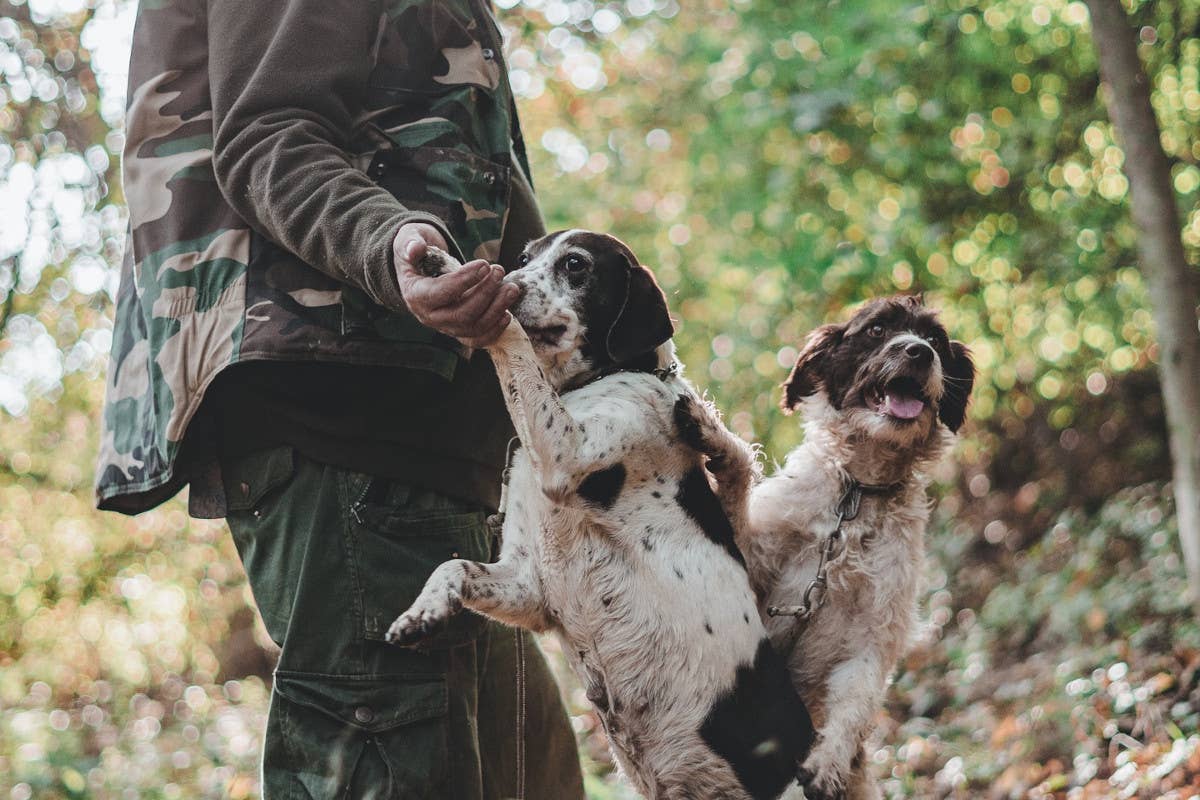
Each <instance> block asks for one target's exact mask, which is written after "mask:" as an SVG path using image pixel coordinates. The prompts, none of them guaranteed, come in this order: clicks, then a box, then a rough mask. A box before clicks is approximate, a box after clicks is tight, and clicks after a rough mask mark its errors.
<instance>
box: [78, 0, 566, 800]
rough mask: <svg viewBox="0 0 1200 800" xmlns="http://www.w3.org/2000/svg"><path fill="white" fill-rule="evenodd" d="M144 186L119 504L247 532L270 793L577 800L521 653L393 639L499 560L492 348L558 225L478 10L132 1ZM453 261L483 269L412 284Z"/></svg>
mask: <svg viewBox="0 0 1200 800" xmlns="http://www.w3.org/2000/svg"><path fill="white" fill-rule="evenodd" d="M122 168H123V178H124V187H125V197H126V200H127V202H128V206H129V219H130V237H129V243H128V246H127V247H126V253H125V258H124V262H123V265H122V270H121V282H120V288H119V291H118V296H117V301H116V312H115V322H114V328H113V346H112V356H111V361H110V367H109V381H108V385H107V396H106V401H105V407H104V419H103V432H102V442H101V452H100V459H99V465H98V468H97V485H96V489H97V502H98V505H99V507H100V508H102V509H111V510H116V511H120V512H123V513H127V514H135V513H138V512H141V511H144V510H147V509H149V508H152V507H154V506H156V505H158V504H159V503H161V502H163V501H164V500H166V499H168V498H170V497H171V496H173V495H175V494H176V493H177V492H178V491H179V490H180V489H181V488H183V487H184V486H187V487H188V488H189V495H188V502H189V510H190V513H191V514H192V515H193V516H197V517H222V516H223V517H225V518H226V519H227V520H228V524H229V527H230V530H231V532H232V536H233V539H234V543H235V544H236V546H237V549H238V553H239V555H240V557H241V559H242V562H243V564H244V566H245V569H246V573H247V576H248V578H249V582H250V586H251V589H252V591H253V593H254V597H255V601H256V604H257V606H258V608H259V611H260V612H261V615H262V619H263V622H264V624H265V626H266V629H267V631H268V632H269V634H270V636H271V638H272V639H273V640H274V641H275V642H276V643H277V644H278V645H279V647H280V655H279V661H278V664H277V667H276V671H275V674H274V681H273V685H272V693H271V705H270V711H269V715H268V722H267V729H266V732H265V736H264V744H263V775H262V781H263V784H262V788H263V796H264V797H265V798H268V800H271V798H285V797H315V798H322V797H335V796H336V797H347V796H350V797H405V798H409V797H417V798H425V797H428V798H500V797H514V796H522V797H528V798H554V800H568V799H569V798H573V797H582V795H583V787H582V778H581V774H580V768H579V762H578V756H577V753H576V747H575V741H574V737H573V734H572V731H571V728H570V725H569V721H568V719H567V717H566V713H565V711H564V708H563V705H562V701H561V698H560V695H559V692H558V689H557V686H556V685H555V684H554V681H553V679H552V677H551V675H550V673H549V671H548V669H547V665H546V663H545V661H544V659H543V658H542V656H541V654H540V652H539V650H538V649H537V646H536V644H535V643H534V642H533V641H532V640H531V639H529V638H528V636H527V634H518V633H517V632H516V631H513V630H511V629H507V628H502V627H500V626H498V625H496V624H494V623H491V622H488V621H486V620H483V619H481V618H479V617H475V616H473V615H471V614H463V615H461V619H460V620H456V621H455V623H453V624H452V625H451V626H449V627H448V628H447V629H446V630H445V631H443V632H441V633H440V634H439V635H438V636H437V637H436V639H435V640H434V642H433V643H432V644H431V646H430V647H428V648H424V649H420V650H406V649H403V648H397V647H393V646H391V645H388V644H386V643H385V642H384V641H383V639H384V634H385V632H386V630H387V626H388V624H389V623H390V622H391V620H392V619H393V618H394V617H395V616H396V615H397V614H398V613H400V612H402V611H403V610H404V609H405V608H407V606H408V605H409V603H410V602H411V601H412V600H413V599H414V598H415V597H416V594H417V592H418V591H419V589H420V588H421V586H422V585H423V583H424V581H425V578H426V576H427V575H428V574H429V573H430V572H431V571H432V570H433V568H434V567H436V566H437V564H439V563H440V562H442V561H444V560H447V559H450V558H454V557H463V558H469V559H484V560H486V559H487V558H488V557H489V555H490V554H493V553H494V552H495V551H496V548H497V543H496V542H495V541H494V540H493V536H492V534H491V532H490V530H489V528H488V527H487V526H486V525H485V516H486V513H487V512H488V511H490V510H494V509H495V508H496V506H497V503H498V498H499V491H500V485H501V472H502V469H503V466H504V462H505V453H506V447H507V445H508V443H509V441H510V438H511V437H512V435H513V434H512V428H511V425H510V422H509V420H508V417H507V414H506V412H505V410H504V405H503V401H502V398H501V395H500V391H499V387H498V385H497V382H496V377H495V373H494V371H493V369H492V366H491V363H490V361H489V360H488V358H487V355H486V353H485V352H483V351H482V350H478V349H475V348H477V347H478V346H480V345H483V344H486V343H487V342H488V341H490V340H491V339H493V338H495V337H496V336H497V335H498V334H499V332H500V331H501V330H502V328H503V326H504V325H505V324H506V323H507V321H508V319H509V313H508V310H507V308H508V306H509V305H510V304H511V303H512V302H513V301H514V300H515V294H514V293H511V289H510V288H509V287H508V286H507V285H502V284H501V283H500V278H501V277H502V275H503V270H502V268H501V267H500V266H498V265H499V264H504V265H510V266H511V265H514V264H515V262H516V258H517V255H518V254H519V253H520V250H521V248H522V247H523V246H524V243H525V242H526V241H527V240H529V239H531V238H534V237H537V236H539V235H541V234H543V233H544V225H543V222H542V219H541V217H540V214H539V212H538V208H537V204H536V201H535V199H534V195H533V189H532V184H531V182H530V180H529V167H528V162H527V159H526V155H525V149H524V144H523V140H522V135H521V129H520V126H519V124H518V120H517V115H516V109H515V104H514V101H513V95H512V90H511V88H510V86H509V83H508V79H507V75H506V69H505V64H504V58H503V55H502V52H501V36H500V33H499V30H498V28H497V26H496V22H495V20H494V18H493V17H492V14H491V12H490V10H488V8H487V7H486V4H485V3H484V2H483V0H262V1H261V2H257V3H254V4H253V5H250V6H248V5H246V4H244V3H240V2H233V0H157V2H154V3H142V4H141V7H140V9H139V13H138V17H137V22H136V26H135V32H134V41H133V50H132V57H131V63H130V75H129V97H128V110H127V122H126V128H125V150H124V159H123V165H122ZM431 244H432V245H436V246H438V247H442V248H444V249H446V250H448V251H449V252H450V253H451V254H453V255H455V256H456V257H457V258H459V259H460V260H462V261H466V262H468V268H467V269H465V270H463V271H461V272H459V273H456V274H454V275H449V276H444V277H440V278H426V277H421V276H420V275H418V274H417V273H416V272H415V270H414V268H413V264H414V263H415V262H416V261H418V260H419V259H420V258H421V256H422V255H423V254H424V251H425V248H426V247H427V246H428V245H431Z"/></svg>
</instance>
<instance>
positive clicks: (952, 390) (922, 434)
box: [782, 296, 975, 443]
mask: <svg viewBox="0 0 1200 800" xmlns="http://www.w3.org/2000/svg"><path fill="white" fill-rule="evenodd" d="M974 382H975V366H974V364H972V363H971V355H970V352H969V351H968V350H967V347H966V345H964V344H963V343H962V342H955V341H951V340H950V337H949V336H947V335H946V329H945V328H944V327H942V324H941V323H940V322H939V321H938V319H937V314H936V313H935V312H934V311H932V310H930V309H928V308H925V306H924V305H923V304H922V302H921V300H920V298H918V297H911V296H898V297H891V298H883V299H879V300H873V301H871V302H870V303H867V304H866V305H865V306H863V307H862V308H861V309H860V310H859V311H858V313H856V314H855V315H854V316H853V317H852V318H851V319H850V321H849V322H847V323H845V324H842V325H824V326H822V327H820V328H818V329H817V330H815V331H813V332H812V333H811V334H810V335H809V337H808V340H807V341H806V342H805V345H804V349H803V351H802V352H801V353H800V356H799V358H797V359H796V366H795V367H794V368H793V369H792V373H791V375H789V376H788V379H787V381H785V382H784V384H783V402H782V405H783V408H784V410H785V411H788V412H790V411H792V410H793V409H794V408H795V407H796V405H797V404H798V403H800V401H801V400H803V399H805V398H806V397H810V396H812V395H815V394H818V393H824V395H825V398H826V399H827V400H828V403H829V405H830V406H831V407H832V409H833V410H834V411H835V412H836V413H837V414H839V415H840V416H841V417H842V418H843V419H844V420H845V421H847V422H849V423H850V424H851V425H852V426H853V427H854V428H855V429H857V430H859V431H860V432H862V433H865V434H867V435H868V436H870V437H872V438H876V439H886V440H890V441H893V442H897V443H905V442H916V441H920V440H924V439H925V438H927V437H928V435H929V434H930V433H932V432H933V429H934V427H935V426H936V424H937V422H938V421H940V422H941V423H942V424H943V425H945V426H946V427H947V428H948V429H949V430H951V431H955V432H956V431H958V429H959V427H961V426H962V423H963V419H964V418H965V416H966V411H967V399H968V397H969V396H970V393H971V387H972V385H973V384H974Z"/></svg>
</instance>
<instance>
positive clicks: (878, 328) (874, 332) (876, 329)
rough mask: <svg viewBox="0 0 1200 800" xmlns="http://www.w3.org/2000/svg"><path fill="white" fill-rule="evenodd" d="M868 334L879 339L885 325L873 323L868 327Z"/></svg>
mask: <svg viewBox="0 0 1200 800" xmlns="http://www.w3.org/2000/svg"><path fill="white" fill-rule="evenodd" d="M867 335H868V336H873V337H874V338H876V339H878V338H879V337H880V336H883V326H882V325H872V326H871V327H869V328H867Z"/></svg>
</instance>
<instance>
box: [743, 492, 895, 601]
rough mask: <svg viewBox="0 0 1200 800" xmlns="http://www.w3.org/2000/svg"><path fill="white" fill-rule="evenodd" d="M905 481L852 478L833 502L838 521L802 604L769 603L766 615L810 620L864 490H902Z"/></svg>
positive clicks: (856, 514) (822, 595) (823, 599)
mask: <svg viewBox="0 0 1200 800" xmlns="http://www.w3.org/2000/svg"><path fill="white" fill-rule="evenodd" d="M903 485H904V481H897V482H896V483H889V484H882V485H881V484H871V483H861V482H859V481H858V479H856V478H849V480H848V481H847V483H846V487H845V489H844V490H843V491H842V496H841V498H840V499H839V500H838V502H837V505H836V506H834V513H835V514H836V515H837V524H836V525H835V526H834V528H833V532H832V533H830V534H829V535H828V536H827V537H825V542H824V544H822V545H821V559H820V561H818V562H817V574H816V576H815V577H813V579H812V580H811V581H809V582H808V586H806V587H805V588H804V594H803V595H802V596H801V599H800V605H796V606H768V607H767V616H769V617H796V618H797V619H798V620H799V621H801V622H807V621H808V620H810V619H812V617H813V615H814V614H816V613H817V611H818V609H820V608H821V606H823V605H825V597H826V595H827V593H828V589H829V575H828V573H829V562H830V561H832V560H833V559H834V558H836V556H835V555H834V551H835V550H837V549H838V547H839V546H840V545H842V544H843V541H842V539H843V537H842V525H843V524H844V523H846V522H849V521H850V520H852V519H855V518H857V517H858V512H859V510H860V509H861V507H862V498H863V495H864V494H871V495H880V496H882V495H888V494H891V493H893V492H896V491H899V490H900V488H901V487H902V486H903ZM839 555H840V554H839Z"/></svg>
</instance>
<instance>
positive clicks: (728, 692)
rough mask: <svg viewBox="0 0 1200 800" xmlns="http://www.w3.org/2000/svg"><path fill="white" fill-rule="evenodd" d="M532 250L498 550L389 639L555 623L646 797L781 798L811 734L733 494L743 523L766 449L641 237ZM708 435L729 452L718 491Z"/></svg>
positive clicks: (509, 371) (502, 364) (469, 566)
mask: <svg viewBox="0 0 1200 800" xmlns="http://www.w3.org/2000/svg"><path fill="white" fill-rule="evenodd" d="M521 263H522V265H523V266H522V268H521V269H519V270H517V271H516V272H514V273H513V274H512V275H510V276H509V279H510V280H512V281H513V282H515V283H517V284H518V285H520V286H521V287H522V289H523V293H522V296H521V299H520V300H519V301H518V303H517V305H516V306H514V309H513V313H514V317H515V318H516V321H514V323H513V324H511V325H509V327H508V328H507V329H506V331H505V333H504V334H503V335H502V336H501V338H500V339H499V341H497V342H496V343H495V344H494V345H492V346H491V347H489V348H488V350H489V353H490V355H491V357H492V360H493V361H494V362H495V365H496V371H497V373H498V375H499V377H500V383H501V386H502V387H503V390H504V396H505V402H506V403H507V405H508V409H509V412H510V414H511V415H512V418H513V422H514V424H515V426H516V429H517V432H518V435H519V436H520V439H521V443H522V447H521V448H520V450H519V451H518V452H517V456H516V458H515V460H514V463H513V470H512V478H511V482H510V485H509V498H510V499H509V503H508V509H507V518H506V519H505V523H504V539H503V546H502V549H501V553H500V558H499V560H498V561H497V562H496V563H494V564H481V563H475V562H469V561H463V560H456V561H450V562H447V563H445V564H443V565H441V566H440V567H439V568H438V569H437V570H436V571H435V572H434V573H433V575H432V576H431V577H430V578H429V580H428V582H427V583H426V585H425V588H424V590H423V591H422V593H421V595H420V597H419V598H418V599H417V601H416V602H415V603H414V604H413V606H412V607H411V608H410V609H408V611H406V612H405V613H404V614H403V615H402V616H400V617H399V618H398V619H397V620H396V621H395V623H394V624H393V625H392V628H391V630H390V632H389V638H390V639H391V640H393V641H395V642H398V643H402V644H414V643H419V642H420V641H421V640H422V639H423V638H424V637H426V636H427V635H428V634H429V633H430V632H431V631H433V630H435V629H436V628H437V627H438V626H439V625H441V624H443V623H444V621H445V620H446V619H448V618H449V617H450V616H451V615H452V614H454V613H456V612H457V611H458V610H459V609H460V608H462V607H466V608H469V609H471V610H473V611H476V612H479V613H482V614H486V615H487V616H489V617H492V618H494V619H497V620H500V621H501V622H505V623H507V624H510V625H516V626H520V627H523V628H529V629H531V630H535V631H547V630H548V631H553V632H554V633H555V634H557V635H558V637H559V638H560V640H561V641H562V645H563V652H564V653H566V655H567V657H568V659H569V660H570V662H571V666H572V667H573V668H574V670H575V672H576V673H577V674H578V676H579V678H580V680H581V682H582V683H583V685H584V686H585V687H586V689H587V696H588V699H589V700H591V702H592V703H593V705H594V706H595V707H596V710H597V712H598V713H599V716H600V719H601V721H602V723H603V725H604V729H605V732H606V734H607V735H608V739H609V742H610V744H611V745H612V748H613V751H614V753H615V755H616V757H617V760H618V762H619V763H620V764H621V766H622V768H623V770H624V771H625V773H626V774H627V775H628V777H629V778H630V779H631V781H632V782H633V783H634V785H635V786H636V787H637V789H638V790H639V791H640V792H642V793H643V794H644V795H645V796H646V797H648V798H655V799H664V800H665V799H667V798H680V799H682V798H694V800H708V799H709V798H713V799H714V800H715V799H716V798H721V799H722V800H749V799H750V798H755V800H757V799H758V798H772V797H777V796H778V795H779V794H780V793H781V792H782V791H783V790H784V789H785V787H786V786H787V785H788V784H789V783H791V782H793V779H794V775H795V769H796V765H797V763H799V761H800V760H802V759H803V757H804V755H805V754H806V753H807V751H808V748H809V746H810V745H811V743H812V740H813V736H814V733H813V730H812V726H811V722H810V720H809V717H808V714H807V712H806V710H805V708H804V706H803V704H802V703H801V702H800V701H799V698H798V696H797V694H796V692H795V690H794V689H793V687H792V685H791V682H790V680H789V678H788V675H787V671H786V667H785V666H784V664H783V662H782V660H781V659H780V658H779V656H778V655H777V654H776V652H775V651H774V650H773V649H772V647H771V646H770V643H769V641H768V639H767V634H766V630H765V627H764V625H763V623H762V621H761V620H760V617H759V614H758V610H757V606H756V598H755V595H754V592H753V590H752V589H751V586H750V581H749V578H748V576H747V572H746V568H745V564H744V560H743V558H742V555H741V553H740V552H739V551H738V549H737V546H736V544H735V541H734V531H733V528H732V527H731V524H730V521H729V518H728V516H727V515H726V511H725V507H724V504H723V502H722V500H724V501H725V503H728V504H729V506H730V508H731V509H732V510H733V511H734V513H735V514H736V515H739V516H740V517H744V515H745V512H744V509H745V498H746V495H747V492H748V490H749V484H750V481H751V479H752V477H753V475H754V461H753V458H752V457H750V456H748V455H747V454H746V453H745V452H743V451H740V450H738V448H737V442H740V440H738V439H737V438H736V437H734V436H733V434H731V433H730V432H729V431H728V430H726V429H725V427H724V426H723V425H722V424H721V423H720V421H719V419H718V418H717V416H716V415H715V412H714V410H713V409H712V408H711V407H710V406H708V405H707V404H704V403H702V402H701V401H700V400H699V399H698V398H697V396H696V393H695V390H694V389H693V387H692V386H691V385H690V384H689V383H688V382H687V381H685V380H684V379H683V378H682V377H681V376H680V374H679V365H678V363H677V362H676V361H675V357H674V348H673V346H672V345H671V343H670V336H671V333H672V330H671V323H670V319H669V317H668V316H667V307H666V300H665V298H664V297H663V295H662V292H661V290H659V289H658V286H657V284H656V283H655V282H654V279H653V276H652V275H651V274H650V272H649V271H648V270H646V269H645V268H644V267H642V266H640V265H638V263H637V261H636V259H635V258H634V256H633V254H632V253H631V252H630V251H629V250H628V248H626V247H625V246H624V245H623V244H621V243H620V242H618V241H617V240H615V239H612V238H611V237H608V236H602V235H599V234H594V233H588V232H584V231H566V232H560V233H556V234H551V235H550V236H547V237H545V238H543V239H540V240H538V241H536V242H533V243H531V244H530V246H529V247H528V248H527V250H526V253H525V255H524V256H523V258H522V262H521ZM518 322H519V324H518ZM666 368H670V371H669V372H667V371H665V370H666ZM655 370H658V372H657V374H656V372H655ZM567 390H570V391H567ZM560 392H562V393H561V394H560ZM701 444H704V445H705V446H706V447H708V448H709V449H714V450H716V449H720V450H722V451H727V452H728V453H729V456H728V457H727V458H724V459H718V460H717V462H716V463H715V464H714V465H712V468H713V470H714V472H715V473H717V474H718V476H719V478H720V484H719V489H718V491H719V492H720V496H718V495H717V494H715V493H714V492H713V489H712V487H711V485H710V483H709V479H708V477H707V475H706V473H705V470H704V457H703V455H702V454H701V453H700V452H698V450H697V449H696V447H697V446H699V445H701Z"/></svg>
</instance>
